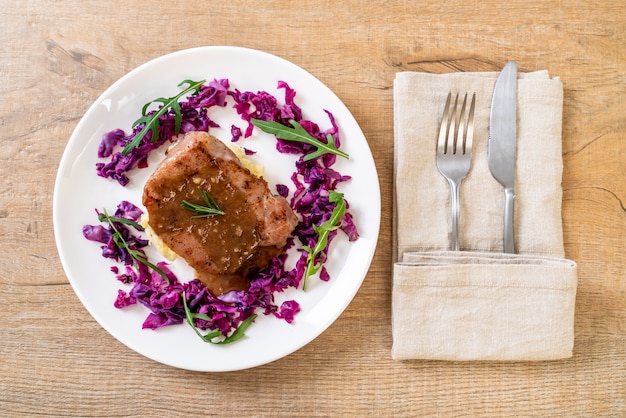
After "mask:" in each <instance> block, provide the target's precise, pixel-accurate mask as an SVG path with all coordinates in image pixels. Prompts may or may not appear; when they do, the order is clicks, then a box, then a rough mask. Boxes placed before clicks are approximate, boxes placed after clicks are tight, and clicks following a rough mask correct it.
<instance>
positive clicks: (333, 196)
mask: <svg viewBox="0 0 626 418" xmlns="http://www.w3.org/2000/svg"><path fill="white" fill-rule="evenodd" d="M329 200H330V201H331V202H333V203H334V204H335V208H334V209H333V213H332V214H331V215H330V218H329V219H328V220H327V221H326V222H323V223H322V224H320V225H319V226H315V225H313V230H314V231H315V232H317V242H316V244H315V248H311V247H309V246H308V245H304V246H303V248H304V250H305V251H306V252H308V253H309V255H308V256H307V259H306V269H305V270H304V283H303V285H302V290H306V284H307V280H308V278H309V277H310V276H312V275H314V274H315V273H317V272H318V271H319V270H320V269H321V268H322V265H323V262H322V261H317V260H316V259H317V257H318V255H319V254H320V253H321V252H322V251H324V249H325V248H326V245H327V244H328V237H329V235H330V233H331V231H334V230H336V229H338V228H339V227H340V223H341V219H342V218H343V216H344V215H345V213H346V201H345V200H344V198H343V193H338V192H335V191H331V192H330V195H329Z"/></svg>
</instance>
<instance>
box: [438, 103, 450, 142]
mask: <svg viewBox="0 0 626 418" xmlns="http://www.w3.org/2000/svg"><path fill="white" fill-rule="evenodd" d="M451 98H452V93H451V92H450V93H448V98H447V99H446V105H445V107H444V108H443V109H444V110H443V116H442V117H441V126H440V127H439V137H438V139H437V152H439V153H441V154H445V153H446V151H447V150H448V129H449V128H450V99H451Z"/></svg>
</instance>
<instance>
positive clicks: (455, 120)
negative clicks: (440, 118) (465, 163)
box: [446, 93, 460, 155]
mask: <svg viewBox="0 0 626 418" xmlns="http://www.w3.org/2000/svg"><path fill="white" fill-rule="evenodd" d="M458 104H459V93H457V94H456V98H455V99H454V106H452V111H451V115H450V128H449V129H448V141H447V143H448V145H450V136H452V147H451V148H452V150H451V154H453V155H454V154H456V141H457V139H456V138H457V134H458V132H459V116H460V115H458V114H457V111H456V108H457V105H458ZM447 152H448V147H446V153H447Z"/></svg>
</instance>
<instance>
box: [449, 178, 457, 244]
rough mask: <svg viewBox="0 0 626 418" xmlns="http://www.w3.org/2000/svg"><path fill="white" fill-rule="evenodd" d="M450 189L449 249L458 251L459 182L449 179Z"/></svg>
mask: <svg viewBox="0 0 626 418" xmlns="http://www.w3.org/2000/svg"><path fill="white" fill-rule="evenodd" d="M449 183H450V190H451V192H452V193H451V199H452V202H451V206H452V237H451V239H450V249H451V250H453V251H459V207H460V199H459V183H455V182H453V181H449Z"/></svg>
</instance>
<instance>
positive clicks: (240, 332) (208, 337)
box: [182, 292, 257, 344]
mask: <svg viewBox="0 0 626 418" xmlns="http://www.w3.org/2000/svg"><path fill="white" fill-rule="evenodd" d="M182 298H183V307H184V308H185V318H186V319H187V323H188V324H189V326H191V328H193V330H194V331H195V332H196V334H198V337H200V338H201V339H202V341H204V342H205V343H211V344H230V343H234V342H235V341H237V340H240V339H241V338H242V337H243V336H244V335H245V332H246V330H247V329H248V327H249V326H250V325H251V324H252V321H254V320H255V319H256V317H257V315H256V314H254V315H251V316H249V317H248V318H246V319H245V320H243V321H242V322H241V324H239V327H237V328H236V329H235V331H233V333H232V334H230V335H229V336H227V337H225V338H224V339H223V340H217V341H213V340H214V339H215V338H218V337H221V336H222V333H221V332H220V331H219V330H213V331H211V332H209V333H208V334H204V335H203V334H202V333H201V332H200V331H199V330H198V328H196V326H195V324H194V323H193V320H194V319H203V320H205V321H211V320H212V319H211V318H210V317H209V316H208V315H206V314H200V313H193V312H191V310H190V309H189V306H188V305H187V296H186V295H185V292H183V293H182Z"/></svg>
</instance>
